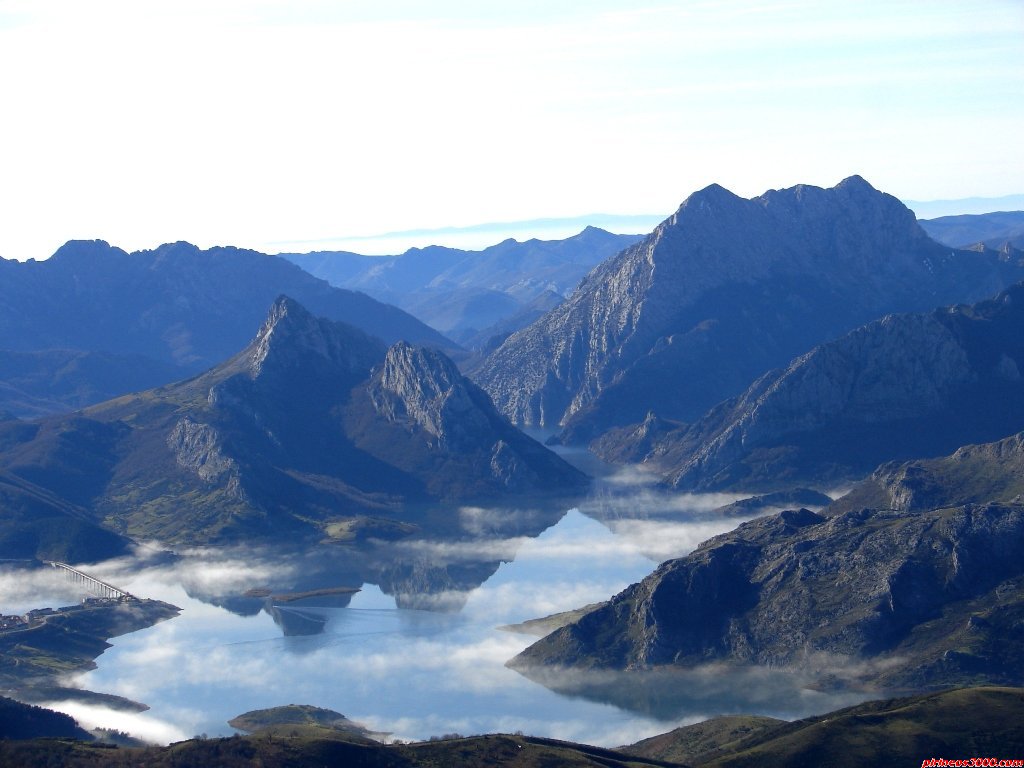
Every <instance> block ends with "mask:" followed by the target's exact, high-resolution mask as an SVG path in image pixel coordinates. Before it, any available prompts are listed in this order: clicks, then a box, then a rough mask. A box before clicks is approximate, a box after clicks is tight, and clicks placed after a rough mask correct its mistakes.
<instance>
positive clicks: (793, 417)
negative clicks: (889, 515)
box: [594, 253, 1024, 490]
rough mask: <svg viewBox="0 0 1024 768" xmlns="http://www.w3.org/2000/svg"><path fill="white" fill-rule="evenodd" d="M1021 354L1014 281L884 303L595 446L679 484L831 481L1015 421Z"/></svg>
mask: <svg viewBox="0 0 1024 768" xmlns="http://www.w3.org/2000/svg"><path fill="white" fill-rule="evenodd" d="M1020 255H1021V254H1019V253H1018V254H1017V257H1019V256H1020ZM1019 366H1024V284H1018V285H1015V286H1013V287H1011V288H1010V289H1008V290H1007V291H1004V292H1003V293H1001V294H999V295H998V296H997V297H995V298H994V299H990V300H988V301H984V302H981V303H979V304H976V305H973V306H967V305H961V306H955V307H947V308H943V309H938V310H935V311H934V312H932V313H929V314H926V315H890V316H888V317H885V318H883V319H881V320H877V321H875V322H873V323H870V324H868V325H865V326H863V327H861V328H858V329H857V330H855V331H852V332H851V333H849V334H847V335H845V336H843V337H841V338H839V339H836V340H835V341H831V342H828V343H826V344H823V345H820V346H818V347H815V348H814V349H813V350H811V351H810V352H808V353H807V354H805V355H802V356H801V357H798V358H796V359H795V360H793V361H792V362H791V363H790V364H789V365H788V366H787V367H785V368H782V369H778V370H776V371H772V372H769V373H767V374H765V375H764V376H762V377H761V378H759V379H758V380H757V381H755V382H754V383H753V384H751V385H750V387H749V388H748V389H747V390H746V391H745V392H744V393H743V394H742V395H740V396H739V397H736V398H732V399H730V400H727V401H725V402H723V403H720V404H719V405H717V406H715V407H714V408H712V409H711V410H710V411H708V413H706V414H705V415H704V416H702V417H701V418H700V419H697V420H696V421H694V422H693V423H691V424H672V423H670V422H666V421H665V420H662V419H659V418H657V417H656V416H653V415H651V416H649V417H648V418H647V419H646V420H645V421H644V422H643V423H642V424H639V425H634V426H631V427H626V428H621V429H616V430H612V431H610V432H608V433H607V434H605V435H604V436H603V437H601V438H600V439H599V440H597V441H596V442H595V444H594V449H595V450H596V451H597V452H598V454H599V455H602V456H603V457H604V458H606V459H610V460H615V461H620V462H640V461H643V462H645V463H647V464H648V465H651V466H656V467H661V468H662V469H663V471H665V472H666V473H667V475H668V477H669V480H670V482H671V483H672V484H673V485H674V486H675V487H677V488H688V489H694V488H700V489H711V488H715V489H723V488H731V489H742V490H766V489H770V488H779V487H787V486H792V485H793V484H815V483H817V484H819V485H821V484H829V483H831V484H836V483H839V482H842V481H847V480H851V479H858V478H860V477H863V476H864V475H865V474H866V473H868V472H870V471H871V470H872V469H873V468H874V467H875V466H877V465H878V464H880V463H881V462H883V461H888V460H892V459H908V458H913V457H921V456H935V455H941V454H943V453H948V452H950V451H952V450H955V449H956V448H958V447H959V446H961V445H965V444H968V443H977V442H985V441H989V440H995V439H998V438H1001V437H1004V436H1006V435H1007V434H1010V433H1013V432H1015V431H1017V430H1020V429H1024V384H1022V382H1021V374H1020V370H1019Z"/></svg>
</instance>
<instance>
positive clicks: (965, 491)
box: [832, 433, 1024, 512]
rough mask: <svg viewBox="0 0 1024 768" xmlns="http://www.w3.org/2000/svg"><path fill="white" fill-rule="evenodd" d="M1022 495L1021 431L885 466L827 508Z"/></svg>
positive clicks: (912, 507) (917, 506)
mask: <svg viewBox="0 0 1024 768" xmlns="http://www.w3.org/2000/svg"><path fill="white" fill-rule="evenodd" d="M1022 495H1024V433H1017V434H1015V435H1011V436H1010V437H1007V438H1005V439H1003V440H998V441H996V442H994V443H984V444H981V445H965V446H963V447H962V448H959V449H957V450H956V451H955V452H954V453H953V454H952V455H950V456H943V457H940V458H937V459H918V460H915V461H908V462H904V463H899V462H889V463H886V464H883V465H882V466H880V467H879V468H878V469H876V470H875V471H874V472H873V473H872V474H871V476H870V477H868V478H866V479H865V480H864V481H863V482H861V483H858V484H857V485H856V486H854V488H853V489H852V490H851V491H850V492H849V493H848V494H846V496H844V497H843V498H842V499H840V500H838V501H836V502H835V503H834V504H833V505H832V506H833V509H835V510H837V511H845V510H849V509H855V508H862V507H883V508H888V509H899V510H904V511H907V512H916V511H920V510H927V509H934V508H936V507H940V506H945V505H954V506H955V505H959V504H977V503H980V502H982V501H986V500H990V501H997V502H1000V503H1014V504H1016V503H1020V502H1021V500H1022Z"/></svg>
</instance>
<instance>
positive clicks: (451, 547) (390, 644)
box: [53, 476, 846, 746]
mask: <svg viewBox="0 0 1024 768" xmlns="http://www.w3.org/2000/svg"><path fill="white" fill-rule="evenodd" d="M729 500H730V499H723V498H720V497H715V498H707V497H685V498H684V497H680V496H679V495H677V494H668V493H666V492H664V491H663V490H660V489H659V488H658V487H657V486H656V485H655V484H654V483H652V482H651V480H650V478H646V477H644V478H628V482H627V481H624V480H623V478H621V477H616V476H612V477H609V478H605V479H603V480H602V481H600V482H599V483H597V484H596V485H595V489H594V493H593V495H592V496H590V497H589V498H588V499H586V500H584V501H581V502H578V503H577V504H576V506H575V508H572V509H570V508H568V507H566V506H559V505H556V504H551V505H549V506H543V505H537V506H535V507H528V506H524V507H523V508H515V509H494V508H482V507H461V508H449V509H447V510H437V511H435V512H434V513H433V514H434V515H435V516H436V518H437V519H439V520H443V521H444V525H436V526H435V525H431V524H428V521H429V516H420V517H418V518H414V517H413V516H411V515H410V517H409V519H405V520H402V521H398V523H400V525H395V526H391V527H390V528H386V529H384V530H389V531H390V533H389V535H387V536H386V537H378V536H376V535H373V533H372V532H373V531H374V530H382V529H381V527H380V526H377V527H376V528H375V527H374V526H373V525H364V526H362V527H360V526H354V527H355V528H356V529H358V530H359V535H357V536H353V537H352V538H351V539H350V540H347V541H341V542H339V541H337V540H335V541H333V542H330V543H324V544H322V545H320V546H317V547H313V548H310V549H295V548H288V547H279V548H276V549H273V550H270V549H258V550H256V549H245V548H238V549H219V550H192V551H187V552H179V553H177V554H176V555H174V556H167V555H166V554H161V553H158V552H156V551H155V550H149V551H145V552H142V553H140V556H139V557H138V558H137V559H134V560H121V561H110V562H107V563H102V564H98V565H96V566H95V567H90V568H88V569H87V570H89V572H91V573H95V575H96V576H98V577H100V578H103V579H105V580H107V581H110V582H111V583H114V584H118V585H119V586H123V587H125V588H127V589H130V590H131V591H132V592H133V593H135V594H138V595H141V596H145V597H152V598H157V599H161V600H165V601H167V602H170V603H173V604H175V605H178V606H181V607H182V608H184V611H183V613H182V615H181V616H180V617H179V618H177V619H174V620H172V621H168V622H165V623H163V624H159V625H157V626H154V627H152V628H150V629H148V630H145V631H142V632H137V633H134V634H132V635H128V636H125V637H122V638H117V639H115V640H114V641H113V648H111V649H110V650H109V651H107V652H106V653H105V654H104V655H103V656H102V657H101V658H100V659H99V666H98V669H96V670H95V671H93V672H90V673H88V674H86V675H84V676H82V677H81V678H80V679H79V680H78V683H79V684H80V685H81V686H83V687H85V688H88V689H90V690H98V691H103V692H110V693H116V694H118V695H121V696H125V697H128V698H131V699H134V700H136V701H141V702H145V703H146V704H148V705H149V706H150V707H151V708H152V709H151V710H150V712H148V713H146V714H145V717H142V719H138V718H137V719H135V720H133V721H132V722H131V723H128V722H126V721H125V720H124V719H123V717H121V716H120V715H119V714H118V713H112V712H104V711H100V710H90V711H88V712H86V713H84V714H83V711H82V710H81V708H80V706H78V705H73V704H62V703H61V702H54V703H53V704H54V706H55V707H57V708H61V709H64V710H65V711H69V712H71V713H72V714H75V715H76V716H79V717H86V719H87V722H88V723H90V724H96V725H102V726H105V727H116V728H121V729H125V730H131V731H133V732H136V733H140V734H143V735H150V736H151V737H152V738H155V739H157V740H163V741H167V740H174V739H177V738H187V737H189V736H192V735H193V734H196V733H208V734H210V735H214V734H226V733H230V732H231V731H230V729H229V728H228V727H227V724H226V723H227V720H229V719H230V718H232V717H234V716H236V715H238V714H240V713H242V712H245V711H248V710H252V709H257V708H264V707H272V706H278V705H281V704H287V703H304V704H311V705H314V706H320V707H325V708H328V709H333V710H335V711H338V712H341V713H343V714H345V715H346V716H348V717H350V718H352V719H354V720H357V721H359V722H361V723H363V724H364V725H366V726H367V727H368V728H370V729H371V730H374V731H380V732H390V733H393V734H394V735H395V737H396V738H402V739H423V738H427V737H429V736H431V735H434V734H440V733H449V732H453V731H457V732H461V733H484V732H496V731H504V732H511V731H515V730H522V731H524V732H528V733H534V734H537V735H544V736H551V737H555V738H563V739H572V740H579V741H584V742H588V743H593V744H603V745H609V746H612V745H616V744H622V743H628V742H631V741H635V740H637V739H640V738H643V737H646V736H650V735H653V734H655V733H660V732H663V731H666V730H669V729H670V728H672V727H674V726H676V725H678V724H680V723H681V722H692V721H696V720H700V719H703V718H705V717H707V716H710V715H714V714H717V713H719V712H724V711H754V710H755V709H756V708H757V707H761V706H767V704H766V702H765V701H764V700H762V699H756V698H755V699H751V698H750V696H749V692H750V691H751V690H752V687H751V686H750V685H749V680H748V681H743V680H735V681H731V682H730V683H729V684H723V686H722V687H721V693H720V694H716V695H715V696H707V695H704V696H700V695H690V693H688V691H690V692H693V691H695V690H696V688H695V686H694V685H693V681H692V680H691V681H689V683H688V684H687V685H676V684H673V685H669V686H659V685H641V686H634V687H633V688H632V689H631V688H630V687H629V685H619V683H611V684H605V685H604V688H603V689H600V688H601V686H597V687H595V685H594V684H593V681H591V682H590V683H588V686H589V687H588V686H584V687H579V686H577V687H575V688H573V687H572V686H570V685H566V684H565V681H564V680H563V681H557V682H552V681H550V680H544V681H541V682H543V683H544V685H539V684H537V682H534V681H531V680H530V679H528V678H526V677H524V676H523V675H520V674H519V673H517V672H515V671H514V670H511V669H509V668H507V667H506V666H505V662H506V661H508V660H509V659H510V658H512V657H513V656H515V655H517V654H518V653H519V652H521V651H522V650H523V649H525V647H526V646H527V645H529V644H530V643H531V642H532V641H533V640H534V638H533V637H531V636H529V635H522V634H516V633H512V632H506V631H501V630H499V629H497V628H498V627H499V626H501V625H509V624H517V623H520V622H522V621H525V620H528V619H532V618H536V617H539V616H546V615H549V614H554V613H557V612H560V611H568V610H571V609H574V608H578V607H580V606H583V605H586V604H588V603H594V602H599V601H602V600H605V599H607V598H608V597H609V596H611V595H613V594H615V593H617V592H619V591H621V590H622V589H623V588H625V587H626V586H628V585H629V584H630V583H633V582H635V581H638V580H639V579H641V578H643V577H644V576H646V575H647V574H648V573H650V572H651V571H652V570H653V569H654V568H655V567H656V565H657V564H658V563H659V562H660V561H661V560H664V559H667V558H669V557H677V556H681V555H683V554H686V553H687V552H689V551H690V550H692V549H693V548H694V547H695V546H696V545H697V544H698V543H700V542H701V541H702V540H704V539H706V538H708V537H709V536H712V535H715V534H718V533H722V532H725V531H726V530H730V529H732V528H733V527H735V526H736V525H737V524H739V522H740V521H741V519H743V518H735V517H728V516H722V515H721V514H720V513H716V512H715V509H716V508H717V507H718V506H720V505H721V504H722V503H727V502H728V501H729ZM723 680H725V678H723ZM733 683H734V684H735V685H733ZM736 686H739V687H736ZM794 686H795V687H794ZM794 686H791V687H790V691H792V690H797V691H799V690H800V688H799V681H797V682H796V683H794ZM644 688H646V689H647V693H646V694H645V693H644ZM599 689H600V690H599ZM666 691H674V692H675V693H674V694H673V696H669V695H668V693H666ZM676 694H678V695H676ZM745 696H746V698H745ZM791 698H792V697H791ZM793 700H794V701H796V704H794V705H792V706H789V707H788V708H787V709H785V710H784V711H785V713H786V714H789V713H791V712H796V713H797V714H800V715H803V714H810V713H812V712H820V711H824V710H826V709H829V708H830V707H831V704H832V703H833V701H834V700H833V699H828V697H815V696H811V697H807V696H804V695H802V694H801V695H798V696H796V697H795V698H794V699H793ZM661 701H668V702H669V703H670V704H671V706H661V704H659V702H661ZM835 701H840V703H846V701H845V699H843V700H839V699H835ZM837 706H838V704H837ZM76 707H77V708H76ZM72 710H73V711H72ZM756 711H762V710H759V709H758V710H756ZM772 712H775V713H776V714H778V713H781V712H783V709H778V708H776V709H774V710H772ZM772 712H765V713H766V714H772Z"/></svg>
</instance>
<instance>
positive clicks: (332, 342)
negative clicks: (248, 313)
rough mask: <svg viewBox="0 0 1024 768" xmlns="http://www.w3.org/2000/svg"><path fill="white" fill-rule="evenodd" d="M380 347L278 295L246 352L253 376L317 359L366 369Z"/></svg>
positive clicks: (356, 331)
mask: <svg viewBox="0 0 1024 768" xmlns="http://www.w3.org/2000/svg"><path fill="white" fill-rule="evenodd" d="M382 352H383V344H382V343H381V342H379V341H378V340H376V339H374V338H373V337H371V336H368V335H366V334H365V333H363V332H362V331H360V330H358V329H357V328H353V327H351V326H348V325H345V324H344V323H338V322H333V321H330V320H325V319H323V318H318V317H314V316H313V315H312V313H310V312H309V311H308V310H307V309H306V308H305V307H303V306H302V305H301V304H299V303H298V302H297V301H295V300H294V299H291V298H289V297H287V296H279V297H278V298H277V300H276V301H275V302H274V304H273V306H272V307H271V308H270V311H269V312H268V314H267V319H266V320H265V321H264V322H263V325H262V326H261V327H260V330H259V333H257V334H256V338H255V339H254V340H253V342H252V343H251V344H250V345H249V348H248V349H247V350H246V353H245V354H246V357H247V359H248V367H249V370H250V372H251V373H252V375H253V377H254V378H256V377H259V376H261V375H262V374H264V373H265V372H266V371H267V370H270V369H275V368H295V367H298V366H299V365H300V364H301V363H302V361H303V360H309V359H310V358H313V359H319V360H321V361H326V362H328V363H331V364H334V365H336V366H340V367H341V368H342V369H344V370H346V371H352V372H355V371H359V370H367V371H368V370H369V369H370V367H372V366H373V364H374V363H375V362H376V361H377V360H379V359H380V354H381V353H382Z"/></svg>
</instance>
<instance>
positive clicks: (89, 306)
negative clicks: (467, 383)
mask: <svg viewBox="0 0 1024 768" xmlns="http://www.w3.org/2000/svg"><path fill="white" fill-rule="evenodd" d="M281 294H287V295H289V296H292V297H294V298H295V299H296V300H297V301H300V302H302V303H303V304H304V305H305V306H308V307H309V308H310V309H311V311H313V312H315V313H316V314H318V315H322V316H324V317H328V318H330V319H333V320H340V321H343V322H348V323H351V324H352V325H354V326H356V327H357V328H361V329H363V330H364V331H366V332H368V333H370V334H373V335H375V336H378V337H380V338H381V339H383V340H385V341H387V342H389V343H392V342H395V341H398V340H399V339H404V340H406V341H408V342H410V343H413V344H426V345H430V346H435V347H438V348H440V349H445V350H449V351H457V350H458V347H457V345H455V344H454V343H453V342H451V341H450V340H448V339H446V338H445V337H444V336H442V335H441V334H439V333H438V332H437V331H435V330H433V329H432V328H429V327H428V326H426V325H424V324H423V323H421V322H420V321H419V320H416V319H415V318H413V317H412V316H411V315H409V314H407V313H405V312H403V311H402V310H400V309H398V308H397V307H392V306H390V305H386V304H383V303H381V302H379V301H376V300H375V299H371V298H370V297H369V296H366V295H365V294H362V293H358V292H355V291H347V290H343V289H340V288H333V287H331V286H330V285H328V284H327V283H326V282H324V281H322V280H319V279H317V278H315V277H313V276H311V275H309V274H308V273H306V272H304V271H303V270H301V269H300V268H298V267H297V266H295V265H293V264H290V263H289V262H287V261H285V260H284V259H278V258H275V257H273V256H267V255H264V254H261V253H257V252H255V251H247V250H242V249H238V248H211V249H209V250H200V249H199V248H197V247H195V246H193V245H190V244H188V243H170V244H167V245H162V246H160V247H159V248H156V249H155V250H151V251H138V252H136V253H131V254H129V253H126V252H125V251H123V250H121V249H120V248H115V247H113V246H111V245H109V244H108V243H106V242H104V241H101V240H93V241H71V242H69V243H67V244H65V245H64V246H62V247H61V248H60V249H58V250H57V252H56V253H54V255H53V256H52V257H51V258H49V259H47V260H45V261H39V262H36V261H28V262H16V261H6V260H2V259H0V350H5V352H3V353H0V354H2V360H3V361H4V362H5V363H6V365H4V367H3V368H2V369H0V371H2V373H0V398H2V399H0V411H2V410H9V411H11V412H13V413H14V414H15V415H25V416H32V415H41V414H44V413H54V412H59V411H65V410H70V409H73V408H79V407H82V406H84V405H88V404H91V403H95V402H99V401H100V400H102V399H106V398H108V397H112V396H115V395H120V394H124V393H126V392H132V391H137V390H139V389H142V388H145V387H150V386H155V385H158V384H167V383H170V382H172V381H176V380H179V379H181V378H184V377H186V376H190V375H193V374H196V373H198V372H200V371H203V370H205V369H207V368H210V367H211V366H214V365H216V364H218V363H220V362H222V361H223V360H225V359H226V358H228V357H230V356H231V355H233V354H234V353H236V352H237V351H238V350H239V349H240V348H241V347H242V346H244V345H245V344H246V342H247V341H248V340H249V338H250V337H251V335H252V329H253V328H255V327H257V326H258V325H259V323H260V321H261V320H262V318H263V316H264V314H265V313H266V310H267V307H268V306H270V304H271V303H273V301H274V299H275V298H277V296H279V295H281Z"/></svg>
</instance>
